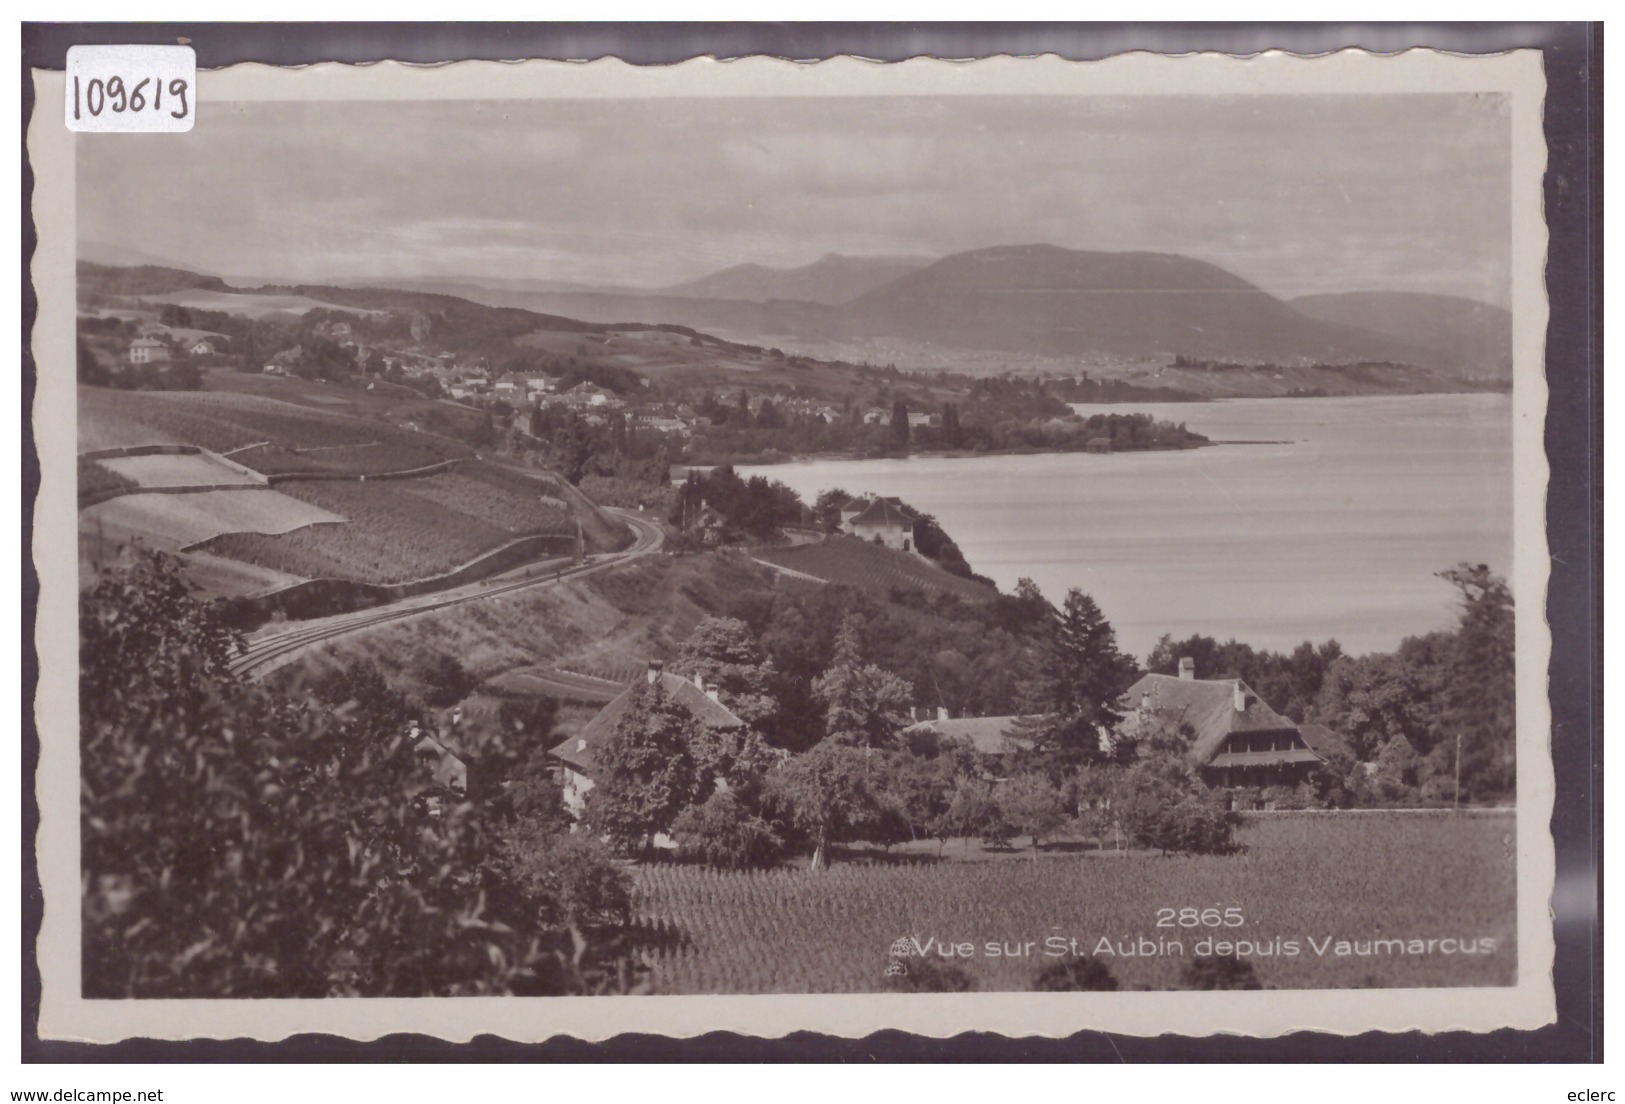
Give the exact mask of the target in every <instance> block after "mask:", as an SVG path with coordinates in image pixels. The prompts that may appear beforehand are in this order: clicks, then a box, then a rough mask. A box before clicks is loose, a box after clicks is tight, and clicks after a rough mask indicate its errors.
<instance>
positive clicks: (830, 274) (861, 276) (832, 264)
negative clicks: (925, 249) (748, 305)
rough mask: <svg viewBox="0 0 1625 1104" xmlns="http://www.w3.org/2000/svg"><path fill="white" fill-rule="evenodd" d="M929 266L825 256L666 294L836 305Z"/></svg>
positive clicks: (727, 272)
mask: <svg viewBox="0 0 1625 1104" xmlns="http://www.w3.org/2000/svg"><path fill="white" fill-rule="evenodd" d="M930 263H931V258H929V257H848V256H844V255H842V254H840V253H826V254H824V255H823V256H822V257H820V258H818V260H816V261H814V262H813V263H812V264H807V265H801V266H800V267H797V268H773V267H770V266H768V265H759V264H741V265H734V266H733V267H732V268H725V269H723V270H722V271H721V272H713V273H712V274H711V275H709V276H702V277H701V278H700V279H698V280H689V281H687V282H686V283H681V284H673V285H672V286H671V287H669V288H666V289H664V290H665V293H666V294H669V295H677V296H682V297H685V298H693V299H741V300H745V301H747V302H755V303H765V302H767V301H768V300H770V299H795V300H800V301H802V302H806V303H822V304H824V305H825V306H836V305H837V304H840V303H845V302H847V301H849V300H851V299H855V298H857V297H858V296H859V295H862V294H864V293H865V292H868V291H872V290H874V289H875V288H877V287H880V286H881V285H883V284H889V283H891V282H892V281H893V280H896V279H897V278H899V277H901V276H907V275H908V274H909V273H911V272H917V271H918V270H920V269H922V268H924V267H925V266H926V265H928V264H930Z"/></svg>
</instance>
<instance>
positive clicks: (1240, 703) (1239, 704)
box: [1236, 679, 1247, 713]
mask: <svg viewBox="0 0 1625 1104" xmlns="http://www.w3.org/2000/svg"><path fill="white" fill-rule="evenodd" d="M1236 712H1237V713H1245V712H1247V691H1245V690H1243V689H1242V688H1241V680H1240V679H1237V680H1236Z"/></svg>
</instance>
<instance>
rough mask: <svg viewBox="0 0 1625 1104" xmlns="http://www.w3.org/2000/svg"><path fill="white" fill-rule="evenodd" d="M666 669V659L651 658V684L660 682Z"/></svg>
mask: <svg viewBox="0 0 1625 1104" xmlns="http://www.w3.org/2000/svg"><path fill="white" fill-rule="evenodd" d="M665 670H666V664H665V662H664V661H662V660H658V659H651V660H650V661H649V685H650V686H653V685H654V684H655V683H657V682H659V681H660V676H661V675H662V674H664V673H665Z"/></svg>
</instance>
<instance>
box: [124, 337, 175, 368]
mask: <svg viewBox="0 0 1625 1104" xmlns="http://www.w3.org/2000/svg"><path fill="white" fill-rule="evenodd" d="M168 359H169V346H168V345H165V344H164V343H163V342H162V341H159V340H157V339H156V338H151V337H138V338H136V339H135V340H134V341H132V342H130V363H131V364H153V363H156V362H157V361H160V360H168Z"/></svg>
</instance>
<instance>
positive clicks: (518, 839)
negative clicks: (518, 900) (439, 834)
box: [499, 817, 632, 970]
mask: <svg viewBox="0 0 1625 1104" xmlns="http://www.w3.org/2000/svg"><path fill="white" fill-rule="evenodd" d="M499 854H500V862H501V864H502V867H503V869H504V870H505V872H506V873H507V874H508V876H509V877H510V878H511V880H512V882H513V885H514V888H515V889H516V890H517V891H518V893H519V895H520V896H521V897H522V898H523V899H524V901H525V904H526V906H528V907H529V908H530V909H532V910H534V917H533V921H534V927H536V928H539V929H547V928H562V929H564V930H565V931H567V932H568V933H569V935H570V942H571V949H572V952H573V953H572V957H571V961H570V965H571V966H572V967H573V968H574V969H576V970H579V969H580V968H581V965H582V959H583V957H584V956H585V955H586V953H587V950H588V948H589V947H590V946H591V939H590V937H591V936H592V935H593V934H594V933H598V932H602V931H604V930H605V929H611V930H613V929H615V928H619V927H624V926H625V925H626V924H628V923H629V922H630V921H631V918H632V879H631V877H630V876H629V875H628V874H627V873H626V871H624V870H622V869H621V868H620V867H619V866H617V865H616V864H615V861H614V858H613V857H612V856H611V854H610V852H609V849H608V848H606V847H605V846H604V845H603V844H602V843H601V842H599V841H598V840H596V839H594V838H593V837H592V836H590V835H587V834H585V833H581V832H570V831H568V830H567V829H561V828H560V827H559V826H558V825H557V824H555V823H553V822H551V821H549V820H546V819H541V818H536V817H521V818H520V819H519V820H518V821H516V822H515V823H514V824H513V825H512V826H511V827H510V828H509V829H508V834H507V837H506V838H505V839H504V840H503V841H502V845H501V848H500V852H499Z"/></svg>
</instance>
